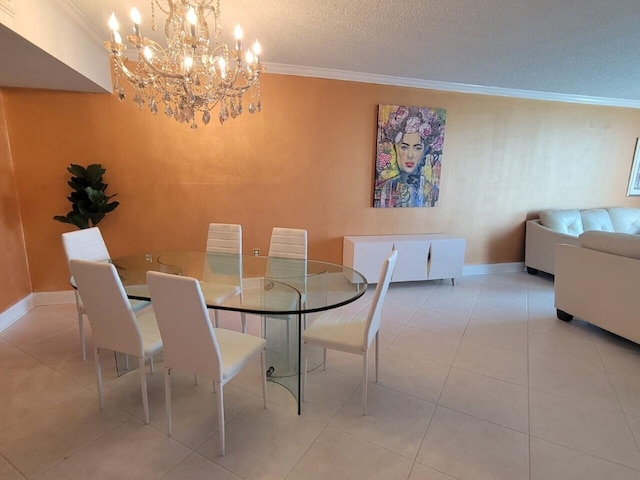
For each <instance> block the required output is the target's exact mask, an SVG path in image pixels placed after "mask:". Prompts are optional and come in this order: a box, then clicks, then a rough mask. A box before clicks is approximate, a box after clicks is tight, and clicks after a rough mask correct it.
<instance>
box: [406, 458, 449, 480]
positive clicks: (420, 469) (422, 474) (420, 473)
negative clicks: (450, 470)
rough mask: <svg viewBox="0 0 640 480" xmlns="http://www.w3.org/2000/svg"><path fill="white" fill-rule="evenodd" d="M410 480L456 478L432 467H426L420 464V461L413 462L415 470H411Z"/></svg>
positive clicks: (447, 479) (445, 479) (446, 479)
mask: <svg viewBox="0 0 640 480" xmlns="http://www.w3.org/2000/svg"><path fill="white" fill-rule="evenodd" d="M409 480H456V479H455V478H453V477H450V476H449V475H445V474H444V473H441V472H438V471H437V470H434V469H433V468H430V467H425V466H424V465H420V464H419V463H417V462H416V463H414V464H413V470H411V475H409Z"/></svg>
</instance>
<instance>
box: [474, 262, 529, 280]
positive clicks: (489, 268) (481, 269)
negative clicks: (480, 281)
mask: <svg viewBox="0 0 640 480" xmlns="http://www.w3.org/2000/svg"><path fill="white" fill-rule="evenodd" d="M522 271H524V262H513V263H491V264H487V265H465V266H464V267H462V276H464V277H466V276H468V275H490V274H493V273H513V272H522Z"/></svg>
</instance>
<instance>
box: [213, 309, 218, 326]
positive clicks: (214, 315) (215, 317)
mask: <svg viewBox="0 0 640 480" xmlns="http://www.w3.org/2000/svg"><path fill="white" fill-rule="evenodd" d="M213 322H214V324H215V326H216V328H218V310H216V309H214V310H213Z"/></svg>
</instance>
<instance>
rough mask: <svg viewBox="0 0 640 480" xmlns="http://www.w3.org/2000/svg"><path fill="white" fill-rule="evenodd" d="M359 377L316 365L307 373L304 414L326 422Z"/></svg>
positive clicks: (354, 386)
mask: <svg viewBox="0 0 640 480" xmlns="http://www.w3.org/2000/svg"><path fill="white" fill-rule="evenodd" d="M360 382H361V379H359V378H357V377H354V376H351V375H345V374H343V373H340V372H337V371H335V370H331V369H327V370H323V369H322V367H321V366H318V367H317V368H315V369H314V370H312V371H310V372H309V373H308V374H307V384H306V388H305V392H304V393H305V396H304V402H303V403H302V411H303V413H304V415H305V416H307V415H308V416H310V417H313V418H316V419H317V420H319V421H321V422H324V423H328V422H329V421H331V419H332V418H333V417H334V416H335V414H336V413H338V411H339V410H340V408H342V406H343V405H344V404H345V402H346V401H347V399H348V398H349V396H350V395H351V394H352V393H353V391H354V390H355V389H356V388H357V387H358V385H359V384H360Z"/></svg>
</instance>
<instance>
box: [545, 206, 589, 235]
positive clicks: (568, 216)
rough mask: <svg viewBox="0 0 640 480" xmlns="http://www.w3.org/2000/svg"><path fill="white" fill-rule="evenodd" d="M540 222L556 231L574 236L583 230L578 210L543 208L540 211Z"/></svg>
mask: <svg viewBox="0 0 640 480" xmlns="http://www.w3.org/2000/svg"><path fill="white" fill-rule="evenodd" d="M540 223H541V224H542V225H543V226H545V227H547V228H549V229H551V230H555V231H556V232H560V233H566V234H567V235H574V236H576V237H577V236H578V235H580V234H581V233H582V232H584V227H583V226H582V218H581V216H580V211H579V210H545V211H543V212H540Z"/></svg>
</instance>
